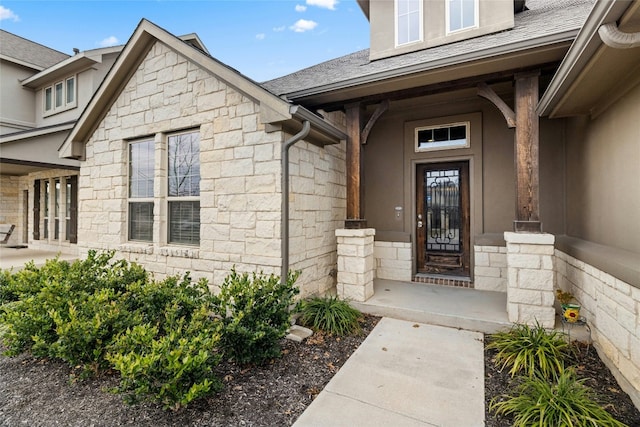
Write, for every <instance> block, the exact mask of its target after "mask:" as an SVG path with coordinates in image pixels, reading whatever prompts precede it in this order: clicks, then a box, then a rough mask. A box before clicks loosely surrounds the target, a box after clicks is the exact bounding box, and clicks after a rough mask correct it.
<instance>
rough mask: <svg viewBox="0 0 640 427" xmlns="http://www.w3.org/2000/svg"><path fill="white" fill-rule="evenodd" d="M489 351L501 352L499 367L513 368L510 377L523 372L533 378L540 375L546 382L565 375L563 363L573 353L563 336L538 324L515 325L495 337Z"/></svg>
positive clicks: (490, 339)
mask: <svg viewBox="0 0 640 427" xmlns="http://www.w3.org/2000/svg"><path fill="white" fill-rule="evenodd" d="M487 348H490V349H496V350H498V353H497V355H496V358H495V359H496V363H498V364H502V369H504V368H505V367H507V366H508V367H510V370H509V373H510V374H511V376H514V375H515V374H517V373H521V372H523V373H524V374H525V375H527V376H530V377H531V376H533V375H534V374H535V373H536V372H539V373H540V374H541V375H542V376H544V377H545V378H552V377H555V376H557V375H558V373H560V372H562V371H563V368H564V360H565V358H566V357H567V356H568V355H569V353H570V352H571V347H570V346H569V343H567V341H566V340H565V339H564V337H563V335H562V334H561V333H559V332H556V331H550V332H549V331H546V330H545V329H544V328H543V327H542V326H540V325H539V324H537V325H536V326H535V327H530V326H528V325H515V326H514V327H513V328H511V329H510V330H508V331H503V332H497V333H495V334H492V335H491V336H490V337H489V344H488V345H487Z"/></svg>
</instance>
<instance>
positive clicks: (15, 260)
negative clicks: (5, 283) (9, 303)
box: [0, 246, 78, 271]
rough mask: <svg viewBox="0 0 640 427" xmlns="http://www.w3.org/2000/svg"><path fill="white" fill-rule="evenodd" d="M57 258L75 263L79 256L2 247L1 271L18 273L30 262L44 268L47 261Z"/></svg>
mask: <svg viewBox="0 0 640 427" xmlns="http://www.w3.org/2000/svg"><path fill="white" fill-rule="evenodd" d="M56 256H59V257H60V259H61V260H65V261H74V260H76V259H77V258H78V256H77V255H65V254H61V253H58V252H53V251H41V250H38V249H30V248H22V249H14V248H10V247H6V246H0V269H2V270H6V269H13V271H18V270H20V269H22V268H23V267H24V265H25V264H26V263H27V262H29V261H33V262H34V263H35V264H36V266H42V265H44V264H45V262H47V260H49V259H53V258H55V257H56Z"/></svg>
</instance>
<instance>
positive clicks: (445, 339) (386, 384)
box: [294, 318, 484, 427]
mask: <svg viewBox="0 0 640 427" xmlns="http://www.w3.org/2000/svg"><path fill="white" fill-rule="evenodd" d="M483 425H484V344H483V334H482V333H478V332H471V331H465V330H459V329H453V328H447V327H442V326H434V325H427V324H423V323H416V322H411V321H405V320H397V319H391V318H383V319H382V320H380V322H379V323H378V325H377V326H376V327H375V328H374V330H373V331H372V332H371V333H370V334H369V336H368V337H367V338H366V339H365V341H364V342H363V343H362V345H361V346H360V347H359V348H358V349H357V350H356V351H355V352H354V353H353V355H352V356H351V357H350V358H349V360H347V362H346V363H345V364H344V366H343V367H342V368H341V369H340V370H339V371H338V373H337V374H336V375H335V376H334V377H333V379H332V380H331V381H330V382H329V384H327V386H326V387H325V388H324V390H323V391H322V392H321V393H320V394H319V395H318V397H317V398H316V399H315V400H314V401H313V403H312V404H311V405H310V406H309V407H308V408H307V410H306V411H305V412H304V413H303V414H302V415H301V416H300V418H298V420H297V421H296V423H295V424H294V426H296V427H310V426H314V427H315V426H318V427H320V426H332V427H337V426H345V427H346V426H350V427H354V426H363V427H364V426H366V427H372V426H385V427H386V426H394V427H400V426H441V427H445V426H451V427H475V426H483Z"/></svg>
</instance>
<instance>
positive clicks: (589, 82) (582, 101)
mask: <svg viewBox="0 0 640 427" xmlns="http://www.w3.org/2000/svg"><path fill="white" fill-rule="evenodd" d="M619 29H620V30H621V31H623V32H626V33H635V32H639V31H640V2H635V3H634V4H633V5H632V6H631V7H629V9H627V11H626V12H625V14H624V15H623V16H622V18H621V19H620V20H619ZM593 41H594V42H596V43H597V44H598V45H599V46H598V47H597V48H596V49H595V52H594V54H593V55H592V56H591V58H590V59H589V60H588V62H587V63H586V65H585V66H584V67H583V68H582V69H581V70H580V72H579V74H578V75H577V77H576V78H575V79H574V81H573V83H572V84H571V85H570V86H569V89H568V90H567V92H566V93H565V94H564V95H563V97H562V98H561V99H560V100H559V101H558V103H557V105H556V106H555V108H554V109H553V111H551V113H550V114H549V115H550V116H551V117H567V116H576V115H586V114H590V115H593V116H595V115H597V114H599V112H601V111H602V110H604V109H606V108H607V106H608V105H609V104H610V103H612V102H615V100H617V99H618V98H619V97H620V96H622V95H623V94H624V93H625V92H626V90H628V89H630V88H632V87H634V86H635V85H637V84H640V47H636V48H633V49H614V48H611V47H609V46H607V45H605V44H604V43H602V41H601V40H600V38H599V35H598V34H597V32H595V34H594V35H593Z"/></svg>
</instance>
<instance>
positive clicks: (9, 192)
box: [0, 175, 22, 245]
mask: <svg viewBox="0 0 640 427" xmlns="http://www.w3.org/2000/svg"><path fill="white" fill-rule="evenodd" d="M21 200H22V198H21V197H20V177H19V176H12V175H0V224H13V225H15V229H14V230H13V232H12V233H11V236H10V237H9V240H8V241H7V244H8V245H15V244H17V243H21V242H22V226H21V223H22V221H21V220H20V218H21V217H20V215H21V210H22V209H21V207H22V202H21ZM2 238H4V235H2ZM0 240H1V238H0Z"/></svg>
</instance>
